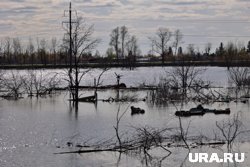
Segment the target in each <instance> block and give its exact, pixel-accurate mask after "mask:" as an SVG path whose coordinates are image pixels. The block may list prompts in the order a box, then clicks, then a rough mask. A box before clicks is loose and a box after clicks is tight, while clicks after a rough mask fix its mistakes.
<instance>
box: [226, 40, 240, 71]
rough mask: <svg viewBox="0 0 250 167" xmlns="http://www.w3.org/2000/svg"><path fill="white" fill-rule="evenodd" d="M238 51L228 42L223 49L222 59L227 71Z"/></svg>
mask: <svg viewBox="0 0 250 167" xmlns="http://www.w3.org/2000/svg"><path fill="white" fill-rule="evenodd" d="M237 54H238V49H237V47H236V45H235V44H234V43H233V42H229V43H228V44H227V46H226V48H225V54H224V59H225V62H226V65H227V68H228V69H229V68H230V67H231V65H232V62H233V60H234V59H235V57H237Z"/></svg>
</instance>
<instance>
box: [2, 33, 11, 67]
mask: <svg viewBox="0 0 250 167" xmlns="http://www.w3.org/2000/svg"><path fill="white" fill-rule="evenodd" d="M11 45H12V42H11V39H10V38H9V37H6V38H5V39H4V55H5V57H6V59H7V61H8V63H12V56H11Z"/></svg>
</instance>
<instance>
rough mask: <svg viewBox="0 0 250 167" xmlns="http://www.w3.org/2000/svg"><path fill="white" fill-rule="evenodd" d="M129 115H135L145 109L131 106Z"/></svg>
mask: <svg viewBox="0 0 250 167" xmlns="http://www.w3.org/2000/svg"><path fill="white" fill-rule="evenodd" d="M130 108H131V115H135V114H144V113H145V110H144V109H141V108H139V107H134V106H131V107H130Z"/></svg>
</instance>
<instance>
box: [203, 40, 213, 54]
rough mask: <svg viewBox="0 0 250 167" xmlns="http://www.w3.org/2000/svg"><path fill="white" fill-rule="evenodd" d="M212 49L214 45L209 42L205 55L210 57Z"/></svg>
mask: <svg viewBox="0 0 250 167" xmlns="http://www.w3.org/2000/svg"><path fill="white" fill-rule="evenodd" d="M211 49H212V43H210V42H208V43H207V44H206V45H205V53H206V54H207V55H209V54H210V51H211Z"/></svg>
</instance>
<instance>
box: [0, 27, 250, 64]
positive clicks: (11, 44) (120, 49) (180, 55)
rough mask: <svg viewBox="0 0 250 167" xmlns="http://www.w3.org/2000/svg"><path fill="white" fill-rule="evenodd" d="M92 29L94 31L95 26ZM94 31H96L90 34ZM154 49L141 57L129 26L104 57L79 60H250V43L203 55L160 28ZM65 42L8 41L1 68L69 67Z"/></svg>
mask: <svg viewBox="0 0 250 167" xmlns="http://www.w3.org/2000/svg"><path fill="white" fill-rule="evenodd" d="M90 28H93V27H92V26H91V27H90ZM91 31H93V30H91ZM148 40H149V41H150V43H151V49H150V51H148V53H147V54H145V55H142V54H141V50H140V47H139V44H138V38H137V37H136V36H135V35H131V34H130V32H129V29H128V28H127V27H126V26H121V27H116V28H114V29H113V30H112V31H111V33H110V43H109V46H110V47H109V48H107V51H106V53H105V54H104V55H101V54H100V52H99V51H98V50H96V52H95V53H93V52H92V51H89V52H86V53H84V54H82V55H81V57H80V58H79V60H80V63H86V62H99V63H103V62H121V61H123V62H124V61H128V62H137V61H140V58H144V61H145V59H146V60H147V61H148V62H156V61H161V62H162V63H165V62H176V61H214V62H216V61H217V62H225V63H229V62H232V61H238V60H241V61H242V60H244V61H246V60H247V61H248V60H250V41H249V42H248V44H247V46H244V44H243V43H241V42H238V43H234V42H228V43H226V44H224V43H222V42H221V43H220V45H219V46H217V47H216V49H214V50H215V51H214V52H212V44H211V43H207V44H206V45H205V47H204V48H203V49H202V51H200V49H199V48H198V47H196V46H195V45H194V44H189V45H188V46H187V47H186V48H185V51H183V50H184V49H183V46H182V44H183V43H184V41H183V34H182V32H181V31H180V30H175V31H174V32H172V31H170V30H169V29H168V28H159V29H158V30H157V31H156V33H155V34H154V36H152V37H149V38H148ZM65 41H66V39H65V38H63V39H62V40H58V39H57V38H56V37H52V38H51V39H49V40H46V39H45V38H36V39H32V38H29V40H28V41H27V42H23V41H21V39H19V38H17V37H16V38H10V37H5V38H3V39H1V42H0V63H1V64H15V65H24V64H29V65H30V64H31V65H36V64H41V65H45V66H46V65H58V64H69V61H70V58H69V46H67V42H66V43H65Z"/></svg>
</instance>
